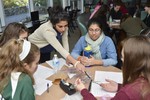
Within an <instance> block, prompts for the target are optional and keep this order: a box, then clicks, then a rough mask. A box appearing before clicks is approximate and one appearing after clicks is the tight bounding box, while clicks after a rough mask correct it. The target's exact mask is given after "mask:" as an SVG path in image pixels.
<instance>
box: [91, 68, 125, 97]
mask: <svg viewBox="0 0 150 100" xmlns="http://www.w3.org/2000/svg"><path fill="white" fill-rule="evenodd" d="M105 79H111V80H114V81H115V82H117V83H122V81H123V79H122V73H121V72H106V71H96V72H95V79H94V81H98V82H102V83H105V82H106V81H105ZM91 93H92V94H93V95H94V96H96V97H100V96H111V97H113V96H115V94H116V93H111V92H106V91H104V90H103V89H102V88H101V87H100V86H99V85H98V84H95V83H92V85H91Z"/></svg>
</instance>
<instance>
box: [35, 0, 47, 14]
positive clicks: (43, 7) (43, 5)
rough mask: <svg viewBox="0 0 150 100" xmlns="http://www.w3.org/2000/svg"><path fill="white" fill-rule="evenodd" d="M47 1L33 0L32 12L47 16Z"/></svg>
mask: <svg viewBox="0 0 150 100" xmlns="http://www.w3.org/2000/svg"><path fill="white" fill-rule="evenodd" d="M47 4H48V0H33V5H34V10H36V11H39V14H47V8H48V5H47Z"/></svg>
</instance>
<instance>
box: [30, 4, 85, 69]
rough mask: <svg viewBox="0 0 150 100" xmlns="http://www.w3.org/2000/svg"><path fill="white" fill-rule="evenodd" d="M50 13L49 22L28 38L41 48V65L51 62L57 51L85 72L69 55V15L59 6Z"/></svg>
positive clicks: (51, 9)
mask: <svg viewBox="0 0 150 100" xmlns="http://www.w3.org/2000/svg"><path fill="white" fill-rule="evenodd" d="M48 11H49V12H48V13H49V15H50V16H49V21H48V22H46V23H44V24H42V25H41V26H40V27H39V28H38V29H36V30H35V31H34V33H32V34H31V35H30V36H29V38H28V39H29V41H31V42H32V43H33V44H35V45H37V46H38V47H39V48H40V52H41V58H40V63H42V62H45V61H47V60H50V53H51V52H52V51H53V50H55V49H56V50H57V51H58V52H59V53H60V54H61V55H62V56H63V57H64V58H65V59H66V60H67V62H69V63H72V64H73V65H74V66H75V67H77V68H79V69H80V70H83V69H84V66H83V65H82V64H80V63H79V62H78V61H77V60H75V59H74V58H73V57H72V56H71V55H70V54H69V44H68V22H69V18H68V14H67V13H66V12H65V11H64V10H63V9H62V8H61V7H59V6H56V7H53V8H50V9H49V10H48ZM61 41H62V44H61Z"/></svg>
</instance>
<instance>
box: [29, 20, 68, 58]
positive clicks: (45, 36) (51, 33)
mask: <svg viewBox="0 0 150 100" xmlns="http://www.w3.org/2000/svg"><path fill="white" fill-rule="evenodd" d="M56 36H57V32H56V31H55V29H54V28H53V25H52V23H51V22H50V21H48V22H46V23H44V24H42V25H41V26H40V27H39V28H37V29H36V30H35V31H34V33H32V34H31V35H30V36H29V37H28V39H29V41H30V42H31V43H33V44H35V45H37V46H38V47H39V48H43V47H45V46H47V45H49V44H50V45H51V46H52V47H54V48H55V49H56V50H57V51H58V52H59V53H60V54H61V55H62V56H63V57H64V58H67V56H68V55H69V43H68V29H67V30H66V32H64V33H62V45H61V43H60V42H59V41H58V40H57V38H56Z"/></svg>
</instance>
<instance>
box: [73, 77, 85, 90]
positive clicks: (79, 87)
mask: <svg viewBox="0 0 150 100" xmlns="http://www.w3.org/2000/svg"><path fill="white" fill-rule="evenodd" d="M75 87H76V89H77V90H78V91H81V90H82V89H84V88H85V85H84V84H83V83H82V81H81V79H79V78H78V79H76V81H75Z"/></svg>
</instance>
